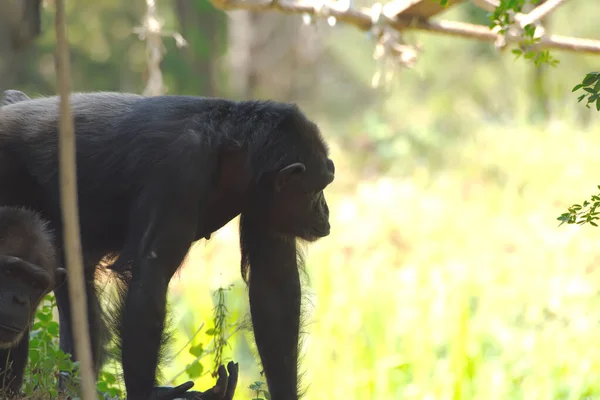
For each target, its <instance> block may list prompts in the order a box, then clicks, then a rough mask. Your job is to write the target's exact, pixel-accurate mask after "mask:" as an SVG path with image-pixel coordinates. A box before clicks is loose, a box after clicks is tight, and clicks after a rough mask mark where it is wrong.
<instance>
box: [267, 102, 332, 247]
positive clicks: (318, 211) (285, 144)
mask: <svg viewBox="0 0 600 400" xmlns="http://www.w3.org/2000/svg"><path fill="white" fill-rule="evenodd" d="M293 110H294V112H293V113H291V114H290V115H288V116H287V117H286V118H285V119H283V121H282V122H281V123H280V124H279V125H278V131H279V136H278V138H277V141H278V147H277V150H278V153H279V154H281V157H280V158H279V160H278V164H279V167H278V168H277V169H276V170H275V171H270V173H268V174H265V178H264V182H263V187H264V191H263V197H262V199H263V201H262V204H259V205H258V206H259V207H260V209H261V214H263V215H264V214H266V215H265V218H262V220H263V221H265V222H266V224H267V225H268V226H269V228H270V229H271V230H273V231H275V232H277V233H280V234H282V235H284V236H293V237H297V238H300V239H304V240H306V241H310V242H312V241H315V240H317V239H319V238H321V237H325V236H327V235H329V231H330V225H329V208H328V206H327V201H326V200H325V194H324V193H323V191H324V189H325V188H326V187H327V186H328V185H329V184H330V183H332V182H333V180H334V177H335V165H334V163H333V161H332V160H331V159H330V158H329V156H328V149H327V146H326V145H325V142H324V141H323V139H322V137H321V134H320V132H319V129H318V127H317V126H316V125H315V124H314V123H313V122H311V121H310V120H308V119H307V118H306V117H305V116H304V115H303V114H302V113H301V112H300V111H299V110H298V109H297V108H295V107H294V108H293Z"/></svg>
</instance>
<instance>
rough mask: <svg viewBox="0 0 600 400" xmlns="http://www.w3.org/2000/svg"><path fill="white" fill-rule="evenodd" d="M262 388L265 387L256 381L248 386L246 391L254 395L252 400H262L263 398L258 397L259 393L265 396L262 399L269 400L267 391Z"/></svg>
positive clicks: (262, 383)
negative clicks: (250, 391)
mask: <svg viewBox="0 0 600 400" xmlns="http://www.w3.org/2000/svg"><path fill="white" fill-rule="evenodd" d="M263 386H265V383H264V382H260V381H256V382H254V383H253V384H252V385H250V386H248V389H250V390H252V391H253V392H254V393H255V396H254V397H253V398H252V400H263V398H262V397H260V396H261V393H262V394H263V395H264V396H265V397H264V399H266V400H271V395H270V394H269V392H268V391H267V390H265V389H263Z"/></svg>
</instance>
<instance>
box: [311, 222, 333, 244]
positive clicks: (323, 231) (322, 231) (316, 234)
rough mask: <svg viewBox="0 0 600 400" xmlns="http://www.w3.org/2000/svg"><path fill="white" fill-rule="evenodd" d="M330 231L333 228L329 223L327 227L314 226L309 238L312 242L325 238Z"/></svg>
mask: <svg viewBox="0 0 600 400" xmlns="http://www.w3.org/2000/svg"><path fill="white" fill-rule="evenodd" d="M330 232H331V228H330V227H329V225H327V226H326V227H323V228H313V229H311V230H310V231H309V232H308V235H307V236H308V238H307V240H308V241H310V242H314V241H315V240H317V239H320V238H323V237H325V236H329V233H330Z"/></svg>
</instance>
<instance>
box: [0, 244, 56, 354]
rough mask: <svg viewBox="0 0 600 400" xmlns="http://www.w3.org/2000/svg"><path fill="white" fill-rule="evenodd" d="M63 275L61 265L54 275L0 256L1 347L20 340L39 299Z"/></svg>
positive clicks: (7, 346) (19, 259) (8, 257)
mask: <svg viewBox="0 0 600 400" xmlns="http://www.w3.org/2000/svg"><path fill="white" fill-rule="evenodd" d="M65 276H66V273H65V270H64V269H62V268H59V269H56V270H55V274H54V275H53V274H51V273H50V271H47V270H46V269H44V268H42V267H39V266H37V265H34V264H31V263H29V262H27V261H25V260H23V259H21V258H19V257H13V256H5V255H0V348H10V347H12V346H13V345H14V344H15V343H17V342H18V341H19V340H20V339H21V337H22V335H23V333H24V332H25V330H26V328H27V327H28V326H29V324H30V323H31V321H32V320H33V316H34V313H35V310H36V308H37V306H38V305H39V303H40V301H41V299H42V298H43V297H44V296H45V295H46V294H48V293H49V292H50V291H51V290H52V289H54V287H56V286H57V284H60V283H62V282H63V281H64V278H65Z"/></svg>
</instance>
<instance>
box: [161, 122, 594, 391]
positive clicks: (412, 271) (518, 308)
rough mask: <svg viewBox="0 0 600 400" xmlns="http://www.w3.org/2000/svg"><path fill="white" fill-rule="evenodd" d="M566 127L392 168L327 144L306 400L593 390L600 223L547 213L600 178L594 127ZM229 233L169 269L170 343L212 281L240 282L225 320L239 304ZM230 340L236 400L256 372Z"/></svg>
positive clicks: (204, 312)
mask: <svg viewBox="0 0 600 400" xmlns="http://www.w3.org/2000/svg"><path fill="white" fill-rule="evenodd" d="M571 125H572V124H570V123H566V122H560V121H551V122H549V123H548V124H547V125H544V126H539V127H527V126H525V125H519V124H517V123H515V124H514V125H498V126H494V125H488V127H486V128H481V129H478V130H477V131H473V132H472V133H471V134H470V136H469V137H468V138H466V139H465V140H464V141H463V142H462V143H461V145H460V146H459V147H457V148H455V149H453V150H452V152H453V155H454V157H455V162H454V163H453V164H452V165H450V166H449V167H448V168H446V169H444V170H442V171H437V172H433V171H431V170H428V169H427V168H414V169H413V170H412V171H411V173H410V174H406V175H405V176H403V177H396V178H394V177H385V176H381V177H379V178H377V179H365V178H362V179H361V178H359V177H358V174H357V173H356V171H355V170H354V169H353V161H352V157H351V156H350V155H349V154H347V153H345V152H343V151H342V150H340V149H338V148H334V149H333V155H334V157H335V160H336V163H337V171H339V172H338V177H337V179H336V181H335V183H334V184H333V185H332V186H331V187H330V189H328V191H327V198H328V201H329V203H330V205H331V206H330V209H331V212H332V216H331V218H332V226H333V230H332V234H331V235H330V237H328V238H325V239H323V240H321V241H320V242H318V243H317V244H315V245H313V246H311V247H310V248H309V249H308V251H307V270H308V275H309V278H310V280H309V286H308V289H307V293H308V296H307V301H306V306H307V310H308V311H309V312H308V314H307V318H306V326H305V330H306V332H307V335H306V336H305V341H304V347H303V353H304V358H303V362H302V366H303V370H304V372H305V374H304V377H303V378H304V379H303V383H304V386H305V387H306V388H307V396H306V398H307V399H377V400H380V399H485V400H494V399H527V400H535V399H585V398H588V399H594V398H600V343H599V340H598V332H599V331H598V321H599V320H600V296H599V295H598V293H599V289H600V269H599V268H598V261H600V250H598V247H599V246H598V243H600V240H599V239H600V231H599V230H598V229H596V228H592V227H588V226H585V227H572V226H562V227H559V226H558V221H557V220H556V218H557V217H558V215H559V214H560V213H562V212H563V211H565V210H566V208H567V207H568V206H569V205H570V204H572V203H575V202H579V201H582V200H584V199H585V198H587V196H588V194H590V193H591V192H592V191H593V190H594V189H595V187H596V184H599V183H600V178H599V177H598V174H597V171H598V156H597V154H598V150H597V149H598V148H600V136H599V134H600V128H596V129H590V130H581V129H576V128H573V127H572V126H571ZM237 240H238V239H237V221H234V222H232V223H231V224H229V225H228V226H227V227H226V228H225V229H223V230H221V231H220V232H219V233H217V234H216V235H215V236H214V237H213V239H211V240H210V241H209V242H208V243H205V242H201V243H199V244H197V245H195V247H194V248H193V250H192V251H191V253H190V255H189V257H188V260H187V262H186V265H185V266H184V268H183V270H182V272H181V274H180V275H179V277H177V278H175V279H174V281H173V283H172V290H171V300H172V304H173V311H174V313H173V315H174V320H175V321H176V324H177V325H176V326H177V328H178V330H177V335H176V338H177V341H176V343H175V344H174V346H173V348H174V349H178V348H179V347H181V346H183V345H185V343H186V342H187V341H188V340H189V338H190V337H191V336H192V334H193V333H194V331H195V330H196V329H197V328H198V327H200V326H201V324H202V323H203V322H204V323H206V324H205V327H204V328H203V330H206V329H209V328H210V327H211V318H212V307H213V306H214V303H213V298H212V297H211V293H212V291H214V290H216V289H217V288H219V287H220V286H223V287H226V286H227V285H229V284H231V283H233V284H234V286H233V289H232V290H231V291H229V292H227V305H228V308H229V312H230V322H231V323H234V322H236V320H237V319H239V318H241V319H243V318H244V317H245V316H246V313H247V299H246V291H245V287H244V284H243V282H242V281H241V280H240V278H239V276H240V272H239V252H238V250H237V246H238V242H237ZM273 328H274V329H276V327H273ZM209 341H210V337H209V336H207V335H205V334H204V333H202V332H201V333H200V334H199V335H197V337H196V339H195V340H194V342H193V343H195V344H197V343H199V342H205V343H206V344H208V343H209ZM230 343H231V345H232V348H231V349H229V348H228V349H226V351H225V357H226V358H233V359H234V360H235V361H238V362H239V363H240V370H241V374H242V376H241V382H240V384H239V386H238V394H237V396H236V398H237V399H251V398H253V393H252V391H250V390H249V389H247V387H248V385H250V384H251V383H252V382H254V381H256V380H259V381H264V378H263V377H261V375H260V370H259V368H258V366H257V363H256V361H255V359H254V358H253V354H255V353H254V350H253V345H252V340H251V336H250V335H249V334H245V333H243V332H242V333H238V334H236V335H234V336H233V337H232V339H231V340H230ZM193 359H194V357H193V356H192V355H189V354H187V355H186V352H185V351H184V352H182V353H180V354H179V355H178V356H177V358H176V360H175V361H174V362H173V363H172V364H170V365H169V366H168V368H166V370H165V377H166V378H169V377H172V376H174V375H176V374H177V373H178V372H180V371H181V370H182V369H183V368H185V365H186V363H188V362H190V361H191V360H193ZM204 361H205V362H204V363H205V367H206V368H207V369H209V368H210V367H211V362H210V356H207V357H206V358H205V359H204ZM185 379H186V378H185V376H183V375H182V376H180V377H179V378H177V380H176V383H180V382H183V381H184V380H185ZM212 382H213V381H212V378H211V377H210V376H209V375H205V376H204V377H203V378H201V379H199V380H198V381H197V387H200V388H204V387H209V386H211V385H212Z"/></svg>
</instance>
